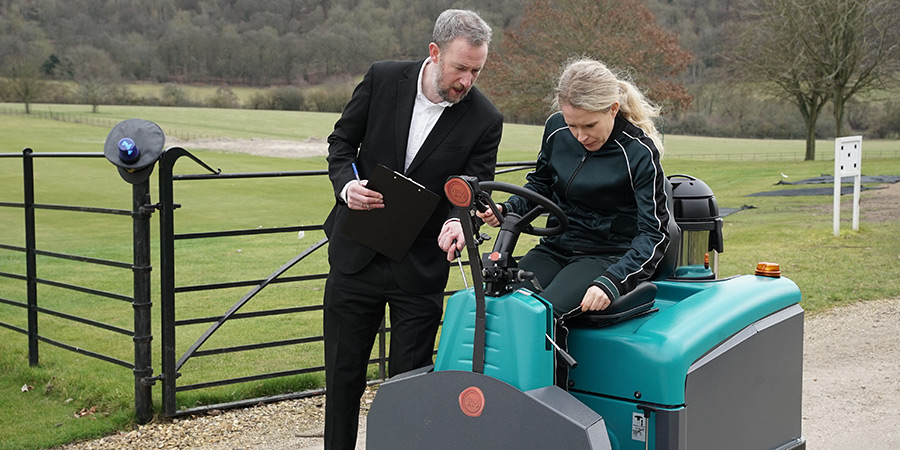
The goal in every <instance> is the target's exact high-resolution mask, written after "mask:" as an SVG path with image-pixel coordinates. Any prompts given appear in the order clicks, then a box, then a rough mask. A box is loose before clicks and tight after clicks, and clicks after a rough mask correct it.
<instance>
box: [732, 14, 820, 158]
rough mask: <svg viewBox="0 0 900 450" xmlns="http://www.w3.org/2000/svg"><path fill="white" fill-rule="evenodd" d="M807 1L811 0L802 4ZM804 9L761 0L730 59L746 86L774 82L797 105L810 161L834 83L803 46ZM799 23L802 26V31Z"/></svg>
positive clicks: (747, 19) (746, 18)
mask: <svg viewBox="0 0 900 450" xmlns="http://www.w3.org/2000/svg"><path fill="white" fill-rule="evenodd" d="M801 1H806V0H801ZM798 6H799V5H798V4H797V3H795V2H794V1H793V0H756V1H752V2H751V3H750V4H749V5H748V7H747V8H746V14H745V16H744V17H743V19H744V20H743V21H742V22H738V23H740V24H742V25H741V28H740V32H738V33H736V34H735V40H734V46H733V47H732V49H733V50H732V52H731V54H730V55H729V61H730V63H731V73H732V75H734V76H735V78H737V79H739V80H744V81H747V82H751V83H752V82H758V81H761V80H764V81H766V82H767V83H769V84H768V85H764V86H763V88H766V87H767V86H771V88H772V89H770V92H774V93H775V95H776V96H783V97H785V98H786V99H787V100H788V101H790V102H791V103H793V104H794V105H795V106H797V108H798V110H799V112H800V115H801V117H803V121H804V123H805V125H806V155H805V159H806V160H807V161H812V160H814V159H815V157H816V122H817V121H818V119H819V114H820V113H821V112H822V108H823V107H824V106H825V105H826V104H827V103H828V94H829V84H828V80H827V79H826V78H825V77H823V76H822V75H821V74H818V73H816V72H815V71H814V70H813V67H812V66H811V65H810V59H811V58H812V55H810V54H809V53H810V49H808V48H806V47H805V46H804V45H803V44H802V42H803V35H804V34H806V33H807V31H806V30H805V26H807V25H808V23H804V22H802V21H801V22H800V23H794V21H795V16H796V15H797V14H798V11H797V10H796V9H797V7H798ZM798 25H799V26H800V28H798Z"/></svg>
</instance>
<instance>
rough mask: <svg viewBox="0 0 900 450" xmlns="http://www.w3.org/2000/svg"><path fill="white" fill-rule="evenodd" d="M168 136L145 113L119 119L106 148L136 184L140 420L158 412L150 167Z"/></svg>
mask: <svg viewBox="0 0 900 450" xmlns="http://www.w3.org/2000/svg"><path fill="white" fill-rule="evenodd" d="M165 141H166V138H165V135H164V134H163V131H162V128H160V127H159V125H157V124H155V123H153V122H149V121H146V120H141V119H128V120H125V121H122V122H119V123H118V124H116V126H114V127H113V129H112V130H111V131H110V132H109V135H108V136H107V137H106V142H105V143H104V144H103V154H104V155H105V156H106V159H108V160H109V162H111V163H113V165H115V166H116V167H117V168H118V171H119V175H120V176H121V177H122V179H123V180H125V181H127V182H128V183H130V184H131V186H132V187H131V198H132V202H131V203H132V208H131V219H132V261H133V262H132V266H131V270H132V273H133V277H134V278H133V289H134V297H133V300H132V308H134V335H133V336H132V339H133V341H134V369H133V372H134V409H135V413H136V415H137V420H138V423H141V424H144V423H147V422H149V421H150V418H151V417H152V415H153V400H152V395H151V394H152V391H151V386H153V384H154V383H155V382H156V378H154V377H153V367H152V366H151V354H150V352H151V347H150V341H152V340H153V330H152V324H151V311H150V309H151V307H152V305H153V302H151V301H150V270H151V269H152V267H151V265H150V215H151V214H153V209H154V206H153V205H151V204H150V173H151V172H152V171H153V166H154V165H155V164H156V161H157V160H158V159H159V157H160V155H161V154H162V148H163V144H165Z"/></svg>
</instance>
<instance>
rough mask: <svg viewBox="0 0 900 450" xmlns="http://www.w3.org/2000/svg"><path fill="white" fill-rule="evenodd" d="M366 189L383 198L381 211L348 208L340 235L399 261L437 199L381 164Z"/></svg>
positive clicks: (424, 189) (419, 185)
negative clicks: (348, 211) (376, 192)
mask: <svg viewBox="0 0 900 450" xmlns="http://www.w3.org/2000/svg"><path fill="white" fill-rule="evenodd" d="M366 187H367V188H369V189H372V190H374V191H378V192H380V193H381V195H383V196H384V208H379V209H373V210H371V211H361V210H353V209H351V210H350V213H349V216H348V217H347V220H346V221H345V222H344V226H343V228H341V232H343V233H344V234H345V235H347V236H349V237H350V238H352V239H353V240H355V241H356V242H359V243H360V244H363V245H365V246H366V247H369V248H371V249H372V250H375V251H377V252H378V253H381V254H383V255H385V256H387V257H388V258H391V259H392V260H394V261H397V262H400V261H402V260H403V258H404V257H405V256H406V252H407V251H409V248H410V247H411V246H412V244H413V241H415V239H416V237H417V236H418V235H419V232H421V231H422V227H424V226H425V223H426V222H428V219H429V218H430V217H431V213H433V212H434V208H435V207H437V204H438V201H440V199H441V198H440V197H439V196H438V195H437V194H435V193H434V192H431V191H429V190H428V189H426V188H425V186H422V185H421V184H419V183H416V182H415V181H413V180H412V179H410V178H407V177H405V176H403V175H402V174H400V173H397V172H395V171H393V170H391V169H388V168H387V167H385V166H383V165H381V164H379V165H378V167H376V168H375V171H374V172H373V173H372V175H371V176H370V177H369V181H368V183H367V184H366ZM435 245H437V243H435Z"/></svg>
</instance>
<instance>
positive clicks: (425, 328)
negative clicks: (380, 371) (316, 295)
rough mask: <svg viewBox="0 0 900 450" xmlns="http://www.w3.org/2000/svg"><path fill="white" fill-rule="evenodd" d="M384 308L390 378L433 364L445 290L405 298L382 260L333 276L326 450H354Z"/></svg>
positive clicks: (327, 307)
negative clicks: (387, 314)
mask: <svg viewBox="0 0 900 450" xmlns="http://www.w3.org/2000/svg"><path fill="white" fill-rule="evenodd" d="M385 305H389V306H390V327H391V332H390V350H389V351H390V356H389V359H388V374H389V375H390V376H394V375H397V374H400V373H403V372H407V371H410V370H413V369H418V368H420V367H424V366H427V365H429V364H432V363H433V360H432V355H433V352H434V343H435V337H436V335H437V329H438V325H439V324H440V320H441V313H442V311H443V286H440V287H439V290H438V291H437V292H435V293H433V294H410V293H407V292H404V291H403V290H402V289H400V287H399V286H398V285H397V282H396V280H395V279H394V274H393V271H392V270H391V264H390V262H389V261H388V259H387V258H386V257H384V256H381V255H378V256H376V257H375V259H374V260H373V261H372V263H370V264H369V265H368V266H367V267H366V268H364V269H363V270H362V271H360V272H358V273H355V274H353V275H346V274H342V273H340V272H338V271H337V270H332V271H331V272H330V273H329V274H328V280H327V281H326V282H325V299H324V317H323V318H324V321H323V326H324V335H325V389H326V393H325V448H326V449H328V450H339V449H353V448H355V446H356V435H357V429H358V426H359V400H360V398H361V397H362V394H363V391H364V390H365V387H366V371H367V367H368V361H369V358H370V356H371V353H372V347H373V345H374V343H375V337H376V335H377V332H378V328H379V326H380V325H381V321H382V319H383V318H384V312H385Z"/></svg>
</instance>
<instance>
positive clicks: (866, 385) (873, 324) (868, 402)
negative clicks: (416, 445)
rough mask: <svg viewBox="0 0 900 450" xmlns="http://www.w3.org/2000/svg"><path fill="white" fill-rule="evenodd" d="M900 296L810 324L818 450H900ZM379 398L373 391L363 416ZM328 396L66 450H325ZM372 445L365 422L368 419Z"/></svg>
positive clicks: (809, 428)
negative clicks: (899, 407)
mask: <svg viewBox="0 0 900 450" xmlns="http://www.w3.org/2000/svg"><path fill="white" fill-rule="evenodd" d="M898 336H900V298H896V299H890V300H881V301H870V302H863V303H857V304H854V305H850V306H845V307H841V308H838V309H834V310H831V311H828V312H825V313H820V314H815V315H810V316H807V317H806V321H805V345H804V372H803V435H804V436H805V437H806V439H807V441H808V445H807V448H809V449H811V450H829V449H835V450H837V449H848V448H858V449H866V450H882V449H883V450H888V449H896V448H900V427H897V426H896V423H894V420H893V419H892V418H896V417H897V416H898V413H897V411H896V409H895V408H896V407H897V405H900V345H897V344H898ZM373 397H374V392H373V391H367V393H366V395H365V397H364V398H363V401H362V406H363V414H364V413H365V412H366V411H368V405H369V404H370V403H371V401H372V398H373ZM323 418H324V398H322V397H313V398H306V399H300V400H291V401H284V402H280V403H273V404H266V405H259V406H256V407H253V408H246V409H240V410H231V411H224V412H214V413H211V414H209V415H205V416H198V417H191V418H186V419H180V420H173V421H171V422H168V421H166V422H160V423H151V424H148V425H144V426H141V427H139V428H138V429H137V430H134V431H129V432H121V433H118V434H116V435H112V436H107V437H105V438H102V439H97V440H93V441H87V442H81V443H77V444H71V445H67V446H64V447H62V448H61V449H63V450H85V449H122V448H129V449H157V448H165V449H177V448H182V449H187V448H191V449H210V450H213V449H215V450H220V449H232V450H234V449H263V448H267V449H287V448H291V449H310V450H312V449H322V448H324V447H323V446H322V438H321V435H322V427H323V422H322V421H323ZM360 424H361V433H360V439H361V440H360V445H359V447H358V448H360V449H362V448H364V447H365V445H364V442H365V430H364V426H365V420H364V418H363V419H361V420H360Z"/></svg>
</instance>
